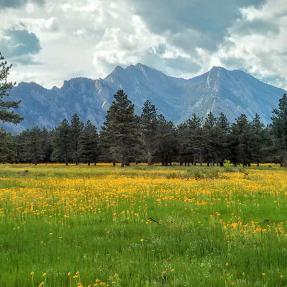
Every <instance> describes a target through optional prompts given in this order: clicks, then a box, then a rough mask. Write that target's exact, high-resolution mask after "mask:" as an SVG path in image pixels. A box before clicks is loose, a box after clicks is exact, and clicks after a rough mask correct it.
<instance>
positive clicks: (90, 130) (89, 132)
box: [79, 121, 99, 165]
mask: <svg viewBox="0 0 287 287" xmlns="http://www.w3.org/2000/svg"><path fill="white" fill-rule="evenodd" d="M79 152H80V159H81V161H82V162H85V163H88V165H90V164H91V162H93V163H94V164H96V162H97V160H98V156H99V139H98V133H97V129H96V127H95V126H94V125H93V124H92V123H91V122H90V121H88V122H87V123H86V125H85V127H84V129H83V130H82V132H81V135H80V140H79Z"/></svg>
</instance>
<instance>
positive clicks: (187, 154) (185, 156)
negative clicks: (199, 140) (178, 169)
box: [177, 121, 193, 165]
mask: <svg viewBox="0 0 287 287" xmlns="http://www.w3.org/2000/svg"><path fill="white" fill-rule="evenodd" d="M190 135H191V130H190V128H189V121H187V122H183V123H181V124H180V125H178V127H177V140H178V147H177V149H178V158H179V163H180V165H183V164H185V165H190V163H192V161H193V160H192V156H193V153H192V142H191V141H190Z"/></svg>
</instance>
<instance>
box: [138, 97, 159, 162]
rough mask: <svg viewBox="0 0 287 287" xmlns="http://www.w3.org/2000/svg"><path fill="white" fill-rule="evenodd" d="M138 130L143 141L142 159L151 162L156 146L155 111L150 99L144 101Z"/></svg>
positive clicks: (156, 123) (156, 124) (156, 122)
mask: <svg viewBox="0 0 287 287" xmlns="http://www.w3.org/2000/svg"><path fill="white" fill-rule="evenodd" d="M139 120H140V132H141V137H142V142H143V149H144V159H145V161H147V163H148V164H149V165H151V164H152V162H153V158H154V155H155V153H156V148H157V140H158V139H157V126H158V121H157V111H156V107H155V106H154V105H153V104H151V102H150V101H146V102H145V103H144V105H143V108H142V114H141V116H140V119H139Z"/></svg>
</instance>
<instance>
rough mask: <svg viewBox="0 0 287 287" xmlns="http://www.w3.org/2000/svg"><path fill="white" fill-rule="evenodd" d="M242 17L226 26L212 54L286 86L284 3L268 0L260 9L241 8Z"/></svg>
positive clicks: (286, 13) (286, 8) (286, 12)
mask: <svg viewBox="0 0 287 287" xmlns="http://www.w3.org/2000/svg"><path fill="white" fill-rule="evenodd" d="M241 12H242V16H243V17H242V19H240V20H239V21H237V22H236V23H235V24H234V25H233V26H232V27H231V28H230V30H229V36H228V37H227V38H226V39H225V41H224V42H222V44H221V47H220V49H219V50H218V51H217V52H216V55H215V57H217V58H218V59H220V61H221V63H223V64H225V65H227V66H230V67H233V68H241V69H245V70H246V71H248V72H250V73H252V74H254V75H255V76H257V77H259V78H261V79H263V80H266V81H267V82H269V83H272V84H275V85H278V86H281V87H283V88H286V80H284V78H285V79H286V77H287V67H286V65H285V63H286V60H287V47H286V39H287V3H286V1H285V0H269V1H268V2H267V3H266V4H265V5H263V6H262V7H261V8H260V9H254V8H252V7H250V8H245V9H243V10H242V11H241Z"/></svg>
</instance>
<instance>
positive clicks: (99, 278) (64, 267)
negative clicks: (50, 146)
mask: <svg viewBox="0 0 287 287" xmlns="http://www.w3.org/2000/svg"><path fill="white" fill-rule="evenodd" d="M286 204H287V169H284V168H280V167H278V166H275V165H265V166H262V167H259V168H258V167H255V166H252V167H250V168H241V167H239V168H233V167H231V166H228V167H224V168H220V167H199V166H198V167H180V166H173V167H160V166H153V167H148V166H143V165H141V166H130V167H128V168H120V167H112V166H111V165H108V164H107V165H105V164H100V165H97V166H90V167H87V166H84V165H80V166H68V167H65V166H63V165H60V164H53V165H38V166H32V165H1V166H0V286H1V287H11V286H19V287H38V286H41V287H48V286H49V287H64V286H65V287H76V286H77V287H88V286H133V287H136V286H208V287H209V286H212V287H213V286H252V287H254V286H260V287H261V286H276V287H278V286H287V208H286Z"/></svg>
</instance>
